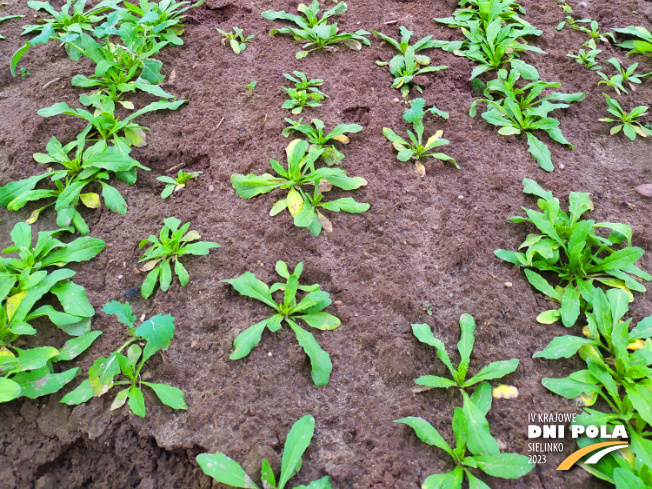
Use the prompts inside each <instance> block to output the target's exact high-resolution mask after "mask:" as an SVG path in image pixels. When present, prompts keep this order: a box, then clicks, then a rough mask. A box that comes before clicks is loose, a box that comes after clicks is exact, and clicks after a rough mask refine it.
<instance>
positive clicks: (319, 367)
mask: <svg viewBox="0 0 652 489" xmlns="http://www.w3.org/2000/svg"><path fill="white" fill-rule="evenodd" d="M286 321H287V323H288V324H289V325H290V328H292V330H293V331H294V333H295V334H296V336H297V341H298V342H299V345H300V346H301V348H303V350H304V351H305V352H306V355H308V357H309V358H310V364H311V365H312V372H311V375H312V381H313V382H314V383H315V385H316V386H319V387H321V386H324V385H327V384H328V379H329V377H330V374H331V371H332V370H333V364H332V363H331V358H330V356H329V355H328V353H326V352H325V351H324V350H322V348H321V347H320V346H319V343H317V340H315V337H314V336H313V335H312V334H311V333H309V332H308V331H306V330H304V329H302V328H301V327H300V326H299V325H298V324H297V323H295V322H294V321H292V320H291V319H289V318H287V319H286Z"/></svg>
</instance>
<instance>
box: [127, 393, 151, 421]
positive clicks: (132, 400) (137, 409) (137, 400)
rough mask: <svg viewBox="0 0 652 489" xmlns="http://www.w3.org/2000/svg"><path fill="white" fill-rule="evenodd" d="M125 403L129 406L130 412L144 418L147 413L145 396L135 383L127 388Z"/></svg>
mask: <svg viewBox="0 0 652 489" xmlns="http://www.w3.org/2000/svg"><path fill="white" fill-rule="evenodd" d="M127 405H128V406H129V409H131V412H132V413H134V414H135V415H136V416H140V417H141V418H144V417H145V415H146V414H147V410H146V409H145V397H144V396H143V391H141V390H140V389H139V388H138V387H136V386H135V385H132V386H131V388H130V389H129V400H128V401H127Z"/></svg>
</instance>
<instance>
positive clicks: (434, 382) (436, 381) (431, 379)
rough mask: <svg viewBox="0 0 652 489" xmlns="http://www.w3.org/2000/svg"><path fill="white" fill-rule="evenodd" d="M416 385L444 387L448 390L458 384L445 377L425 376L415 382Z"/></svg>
mask: <svg viewBox="0 0 652 489" xmlns="http://www.w3.org/2000/svg"><path fill="white" fill-rule="evenodd" d="M414 382H415V383H416V384H419V385H424V386H426V387H442V388H445V389H448V388H449V387H454V386H456V385H457V384H456V383H455V382H453V381H452V380H450V379H446V378H444V377H437V376H436V375H423V376H422V377H419V378H418V379H416V380H415V381H414Z"/></svg>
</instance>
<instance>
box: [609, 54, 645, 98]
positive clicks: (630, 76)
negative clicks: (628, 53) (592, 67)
mask: <svg viewBox="0 0 652 489" xmlns="http://www.w3.org/2000/svg"><path fill="white" fill-rule="evenodd" d="M606 62H607V63H609V64H610V65H611V66H613V67H614V68H615V69H616V71H617V72H618V73H617V74H616V75H614V76H611V77H609V76H607V75H605V74H604V73H602V72H601V71H598V75H600V77H601V78H602V81H600V82H598V86H599V85H602V84H603V83H604V84H606V85H608V86H610V87H611V88H613V89H614V90H615V91H616V93H617V94H619V95H620V92H623V93H627V90H626V89H625V87H624V86H623V83H625V82H627V84H628V85H629V88H630V89H631V90H636V87H635V86H634V84H637V85H640V84H641V83H642V81H643V80H641V78H647V77H649V76H652V71H651V72H649V73H642V74H638V75H637V74H635V73H634V72H635V71H636V68H638V63H634V64H633V65H631V66H630V67H628V68H625V67H624V66H622V65H621V64H620V61H618V60H617V59H616V58H609V59H608V60H607V61H606Z"/></svg>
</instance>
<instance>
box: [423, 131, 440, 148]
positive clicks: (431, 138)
mask: <svg viewBox="0 0 652 489" xmlns="http://www.w3.org/2000/svg"><path fill="white" fill-rule="evenodd" d="M443 135H444V131H442V130H441V129H440V130H439V131H437V132H436V133H435V134H434V135H433V136H430V138H429V139H428V141H426V144H425V146H424V148H427V147H428V146H430V145H431V144H432V143H434V142H435V141H437V140H438V139H440V138H441V137H442V136H443Z"/></svg>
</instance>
